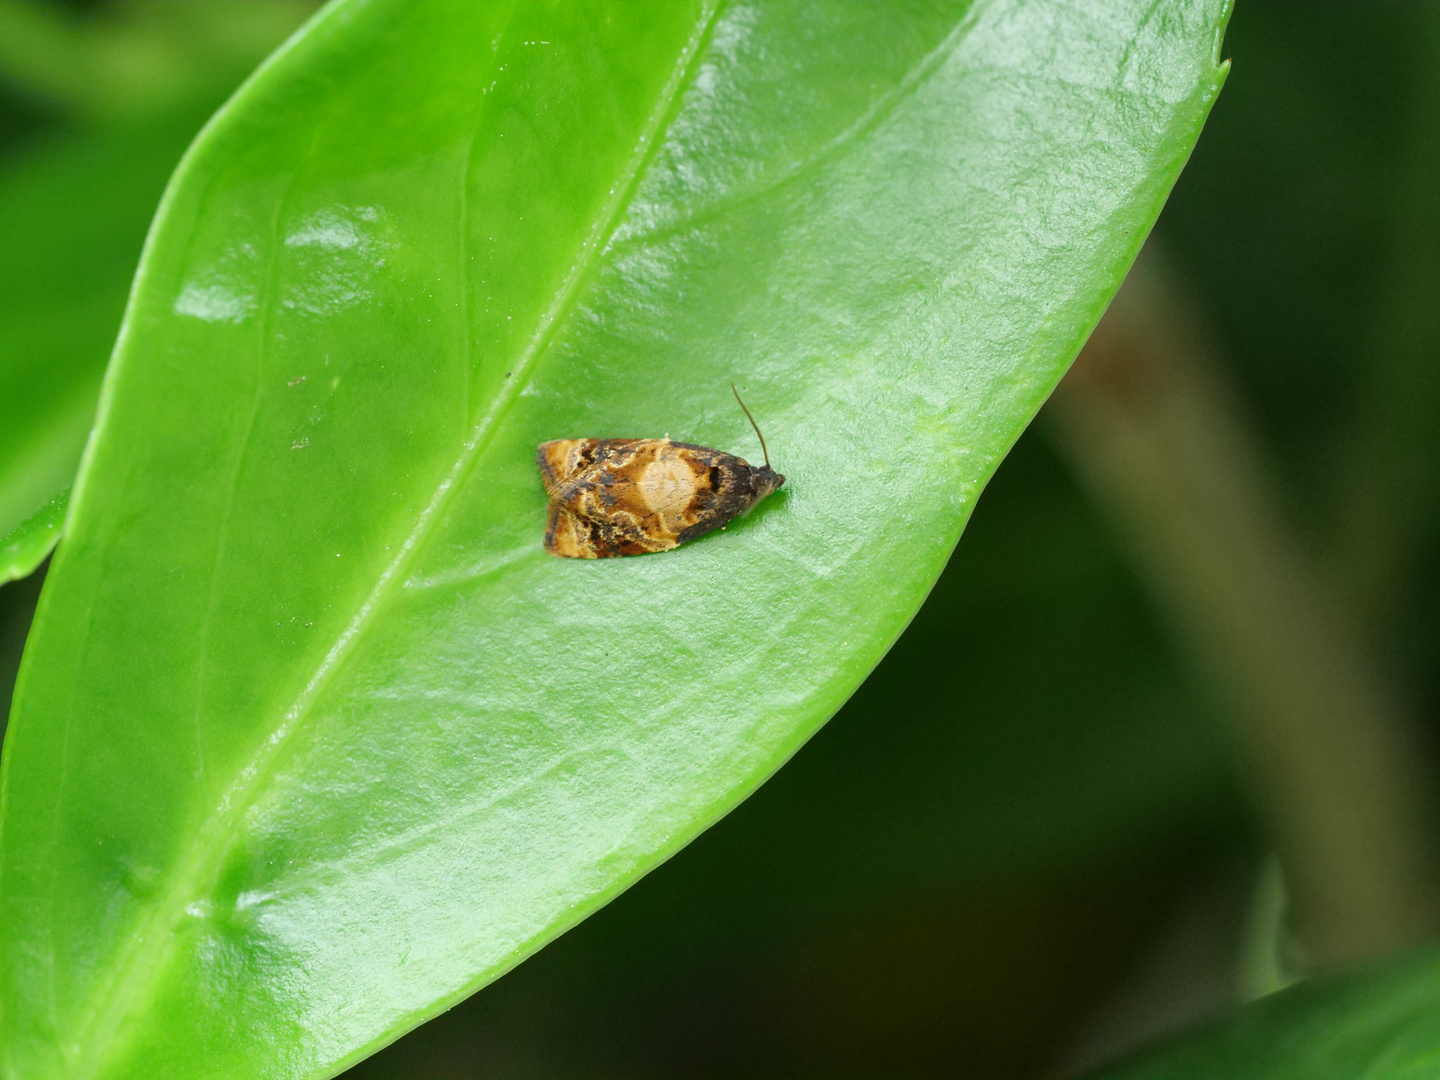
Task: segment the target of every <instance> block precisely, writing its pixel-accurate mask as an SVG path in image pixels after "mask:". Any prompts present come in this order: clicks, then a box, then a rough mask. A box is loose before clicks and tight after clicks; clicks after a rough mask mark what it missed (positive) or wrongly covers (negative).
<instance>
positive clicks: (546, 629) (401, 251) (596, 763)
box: [0, 0, 1225, 1078]
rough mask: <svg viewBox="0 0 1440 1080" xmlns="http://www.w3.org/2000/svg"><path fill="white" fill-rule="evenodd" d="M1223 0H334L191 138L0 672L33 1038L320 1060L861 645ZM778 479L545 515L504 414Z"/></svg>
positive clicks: (640, 868) (559, 896)
mask: <svg viewBox="0 0 1440 1080" xmlns="http://www.w3.org/2000/svg"><path fill="white" fill-rule="evenodd" d="M1224 8H1225V5H1224V3H1223V0H1189V2H1179V3H1175V4H1173V5H1170V6H1168V7H1166V8H1165V9H1164V10H1163V11H1157V10H1155V8H1154V5H1153V4H1151V3H1149V2H1148V0H1147V2H1144V3H1141V2H1134V3H1117V2H1116V0H1091V2H1090V3H1081V4H1074V3H1070V4H1063V5H1061V4H1046V3H1037V2H1019V0H986V2H982V3H977V4H975V5H973V6H971V5H967V4H964V3H953V4H951V3H931V4H914V5H905V6H903V7H902V6H900V5H889V4H887V5H876V4H870V3H846V4H838V3H837V4H827V5H818V6H788V5H786V6H782V5H775V4H764V3H748V4H742V3H733V4H722V5H712V4H707V3H699V2H696V3H690V4H681V3H675V4H669V5H660V6H657V5H648V4H617V3H603V4H602V3H594V4H574V3H572V4H563V5H562V4H521V3H511V4H504V3H487V4H475V3H472V2H468V0H467V2H461V0H434V2H431V3H426V4H415V3H411V2H408V0H342V2H340V3H338V4H335V5H333V6H331V7H330V8H328V9H327V10H326V11H325V12H324V13H323V14H322V15H321V16H320V17H319V18H318V19H317V20H316V21H315V22H314V23H313V24H312V25H311V27H310V28H309V30H308V32H307V33H305V34H303V35H302V36H301V37H300V38H298V39H296V40H294V41H293V42H292V45H291V47H290V48H288V49H286V50H285V51H283V52H282V53H281V54H280V55H279V56H278V57H277V58H276V59H275V60H274V61H273V62H271V63H270V64H268V65H267V66H266V67H265V68H264V69H262V71H261V73H260V74H259V75H258V76H257V78H256V79H255V80H254V81H253V82H252V83H251V84H249V86H248V87H247V88H245V89H244V90H242V92H241V93H240V94H239V95H238V96H237V98H236V99H235V100H234V101H233V102H232V103H231V104H230V105H229V106H228V107H227V108H226V109H225V110H224V111H223V112H222V113H221V114H220V116H219V117H218V118H217V120H216V122H215V123H214V124H213V125H212V126H211V127H210V128H209V129H208V130H207V131H206V133H205V134H204V135H203V136H202V137H201V139H200V140H199V141H198V142H197V144H196V146H195V147H194V149H193V150H192V152H191V154H190V155H189V157H188V158H187V160H186V162H185V163H184V164H183V166H182V167H181V169H180V171H179V173H178V174H177V177H176V180H175V182H174V184H173V186H172V188H171V190H170V193H169V195H168V196H167V199H166V203H165V205H164V207H163V208H162V212H161V216H160V219H159V222H158V225H157V229H156V231H155V233H154V234H153V236H152V240H151V243H150V246H149V248H148V252H147V255H146V257H145V259H144V261H143V263H142V267H141V271H140V275H139V278H138V281H137V287H136V292H135V294H134V296H133V299H132V303H131V307H130V310H129V312H128V314H127V317H126V322H125V327H124V330H123V331H122V340H121V344H120V347H119V349H118V351H117V354H116V359H115V362H114V365H113V366H112V369H111V374H110V375H109V377H108V382H107V384H106V390H105V393H104V396H103V399H102V406H101V417H100V421H99V426H98V431H97V434H96V437H95V441H94V443H93V444H92V450H91V453H90V455H89V458H88V462H87V465H86V467H85V468H84V469H83V470H82V474H81V477H80V480H79V483H78V485H77V489H76V496H75V503H74V506H73V507H72V510H71V516H70V519H69V522H68V525H67V528H68V530H69V531H68V533H67V538H66V543H65V545H64V547H63V548H62V549H61V550H60V552H59V554H58V555H57V558H56V560H55V564H54V566H53V567H52V571H51V577H50V579H49V581H48V582H47V586H46V596H45V599H44V602H43V604H42V609H41V612H40V615H39V617H38V618H37V622H36V625H35V629H34V631H33V636H32V641H31V645H30V647H29V648H28V649H27V655H26V661H25V667H24V669H23V670H22V673H21V677H20V685H19V686H18V687H17V693H16V706H15V712H14V716H13V719H12V727H11V731H10V735H9V737H8V740H9V745H7V747H6V755H5V764H4V768H5V779H4V785H5V786H4V806H3V837H0V920H3V925H0V948H3V955H0V1004H3V1011H0V1025H3V1030H0V1052H3V1054H4V1055H5V1066H6V1069H7V1070H8V1072H9V1074H12V1075H16V1076H28V1075H36V1076H44V1075H62V1074H63V1075H67V1076H77V1077H86V1078H99V1077H106V1078H111V1077H115V1078H118V1077H140V1076H146V1077H149V1076H156V1075H165V1076H167V1077H183V1076H200V1075H204V1076H207V1077H232V1076H233V1077H240V1076H245V1077H257V1076H261V1077H282V1076H284V1077H291V1076H319V1075H328V1074H329V1073H331V1072H333V1071H334V1070H335V1069H337V1068H339V1067H341V1066H342V1065H343V1064H344V1063H346V1062H349V1061H353V1060H356V1059H357V1058H359V1057H361V1056H363V1055H364V1054H366V1053H368V1052H369V1051H371V1050H373V1049H374V1048H375V1047H377V1046H379V1045H381V1044H383V1043H385V1042H387V1041H389V1040H390V1039H393V1038H394V1037H395V1036H396V1035H397V1034H399V1033H400V1032H402V1031H404V1030H405V1029H407V1028H408V1027H410V1026H412V1025H414V1024H416V1023H418V1022H420V1021H421V1020H423V1019H425V1018H426V1017H428V1016H430V1015H433V1014H434V1013H435V1012H437V1011H439V1010H441V1009H443V1008H445V1007H446V1006H447V1005H449V1004H451V1003H453V1002H454V1001H456V1000H458V999H459V998H461V997H463V996H464V995H466V994H469V993H471V992H473V991H474V990H475V989H476V988H478V987H479V986H482V985H484V984H485V983H486V982H488V981H490V980H492V979H494V978H495V977H496V976H498V975H499V974H501V973H503V972H504V971H505V970H507V969H508V968H510V967H511V966H513V965H514V964H515V963H517V962H518V961H519V960H521V959H523V957H524V956H526V955H527V954H529V953H530V952H533V951H534V950H535V949H537V948H539V947H540V946H541V945H543V944H544V943H545V942H546V941H548V940H549V939H551V938H553V937H554V936H555V935H557V934H559V933H561V932H562V931H563V930H565V929H566V928H567V927H569V926H571V925H573V924H574V923H575V922H576V921H578V920H579V919H581V918H583V917H584V916H585V915H586V914H587V913H588V912H590V911H593V910H594V909H595V908H596V907H597V906H599V905H601V904H603V903H604V902H605V901H606V900H607V899H609V898H610V897H612V896H614V895H615V894H616V893H617V892H619V891H620V890H622V889H624V888H625V887H626V886H627V885H628V884H630V883H631V882H633V881H634V880H635V879H636V878H637V877H638V876H639V875H641V874H643V873H644V872H645V871H646V870H648V869H650V868H651V867H653V866H654V865H656V864H657V863H658V862H659V861H661V860H662V859H664V858H665V857H667V856H668V855H669V854H671V853H673V852H674V851H675V850H677V849H678V848H679V847H680V846H682V845H683V844H684V843H686V842H687V841H688V840H689V839H690V838H691V837H693V836H694V835H695V834H696V833H697V832H698V831H699V830H701V829H703V828H704V827H705V826H706V825H707V824H709V823H710V822H712V821H714V820H715V819H716V818H717V817H719V816H720V815H722V814H724V813H725V812H726V811H727V810H728V809H729V808H731V807H732V806H734V805H735V804H736V802H738V801H739V800H740V799H742V798H744V796H745V795H746V794H748V793H749V792H750V791H752V790H753V789H754V788H755V787H756V785H758V784H759V783H761V782H762V781H763V780H764V779H765V778H766V777H767V776H768V775H769V774H770V773H771V772H773V771H774V770H775V769H776V768H778V767H779V765H780V764H781V763H783V762H784V760H785V759H786V758H787V757H788V756H789V755H790V754H791V753H793V752H794V750H795V748H796V747H797V746H798V745H799V744H800V743H801V742H803V741H804V739H805V738H806V737H808V736H809V735H810V734H811V733H812V732H813V731H814V730H815V729H816V728H817V727H818V726H819V725H820V724H821V723H823V722H824V720H825V719H826V718H827V717H828V716H829V715H830V714H831V713H833V712H834V711H835V709H836V708H837V707H838V706H839V705H840V704H841V703H842V702H843V701H844V700H845V698H846V697H847V696H848V695H849V694H850V692H851V691H853V690H854V688H855V687H856V686H857V685H858V684H859V682H860V681H861V680H862V679H863V678H864V676H865V675H866V673H867V672H868V671H869V670H870V668H871V667H872V666H873V665H874V664H875V662H876V661H877V660H878V658H879V657H880V656H881V655H882V654H883V652H884V651H885V650H886V649H887V648H888V647H889V645H890V644H891V643H892V642H893V641H894V639H895V637H896V636H897V635H898V634H899V633H900V632H901V630H902V629H903V628H904V626H905V624H906V622H907V621H908V620H909V618H910V616H911V615H912V614H913V613H914V612H915V610H916V608H917V607H918V606H919V604H920V602H921V601H922V600H923V598H924V596H925V594H926V592H927V590H928V589H929V587H930V585H931V584H932V583H933V582H934V580H935V578H936V576H937V575H938V573H939V572H940V570H941V568H942V567H943V566H944V564H945V560H946V558H947V557H948V555H949V553H950V550H951V548H952V547H953V545H954V543H955V541H956V539H957V538H958V535H959V532H960V528H961V526H962V524H963V522H964V519H965V516H966V515H967V514H968V513H969V511H970V509H971V507H972V506H973V505H974V500H975V498H976V495H977V494H978V492H979V490H980V488H981V486H982V485H983V484H984V482H985V480H986V479H987V478H988V477H989V475H990V474H991V472H992V471H993V470H994V468H995V466H996V464H997V463H998V461H999V460H1000V458H1001V457H1002V456H1003V454H1004V453H1005V451H1006V450H1007V449H1008V447H1009V446H1010V444H1011V443H1012V442H1013V441H1014V439H1015V438H1016V436H1017V434H1018V433H1019V432H1020V430H1021V429H1022V428H1023V427H1024V425H1025V424H1026V423H1027V422H1028V420H1029V419H1030V417H1031V416H1032V415H1033V414H1034V412H1035V410H1036V409H1037V408H1038V407H1039V404H1040V403H1041V401H1043V400H1044V397H1045V395H1046V394H1047V393H1048V392H1049V390H1050V388H1051V387H1052V386H1053V385H1054V383H1055V381H1056V380H1057V379H1058V378H1059V376H1060V374H1061V373H1062V372H1063V370H1064V368H1065V366H1066V364H1068V362H1069V361H1070V359H1071V358H1072V357H1073V355H1074V354H1075V352H1076V351H1077V349H1078V348H1079V345H1080V343H1081V341H1082V340H1083V339H1084V337H1085V335H1086V334H1087V333H1088V331H1089V329H1090V327H1091V326H1092V325H1093V323H1094V322H1095V320H1096V319H1097V317H1098V315H1099V313H1100V311H1101V309H1102V308H1103V306H1104V304H1105V302H1106V301H1107V299H1108V298H1109V296H1110V295H1111V293H1112V292H1113V290H1114V288H1115V287H1116V285H1117V284H1118V282H1119V280H1120V278H1121V276H1122V275H1123V273H1124V271H1125V268H1126V267H1127V266H1128V264H1129V261H1130V260H1131V258H1132V257H1133V255H1134V253H1135V251H1136V250H1137V248H1138V246H1139V244H1140V241H1141V240H1142V238H1143V237H1144V235H1145V233H1146V231H1147V230H1148V228H1149V226H1150V224H1151V223H1152V221H1153V220H1154V217H1155V215H1156V213H1157V212H1158V210H1159V207H1160V205H1161V203H1162V201H1163V199H1164V197H1165V194H1166V192H1167V191H1168V190H1169V187H1170V185H1171V183H1172V182H1173V181H1174V178H1175V176H1176V174H1177V173H1178V171H1179V169H1180V167H1181V166H1182V164H1183V163H1184V160H1185V158H1186V156H1187V154H1188V153H1189V151H1190V148H1191V146H1192V145H1193V143H1194V140H1195V138H1196V136H1197V134H1198V132H1199V129H1200V126H1201V124H1202V123H1203V121H1204V117H1205V114H1206V112H1207V110H1208V108H1209V106H1210V103H1211V102H1212V101H1213V99H1214V96H1215V94H1216V92H1217V91H1218V88H1219V84H1220V81H1221V79H1222V77H1223V69H1222V68H1220V67H1218V66H1217V64H1216V62H1215V50H1216V45H1217V41H1218V37H1219V34H1220V32H1221V27H1222V24H1223V20H1224V14H1225V11H1224ZM731 378H734V379H735V380H736V381H737V382H738V383H739V384H740V387H741V389H742V391H744V392H745V393H746V395H747V398H748V401H749V404H750V406H751V408H752V409H753V410H754V411H755V413H756V415H757V417H758V418H759V419H760V422H761V424H762V426H763V427H764V428H765V431H766V434H767V437H768V439H769V442H770V446H771V453H772V456H773V457H774V459H775V464H776V466H777V468H779V469H780V470H782V471H783V472H785V473H786V474H787V475H788V476H789V478H790V479H789V483H788V484H787V486H786V488H785V489H784V490H783V491H782V492H781V493H780V494H779V495H777V496H775V497H772V498H771V499H770V500H769V501H768V502H767V503H766V504H765V505H764V506H763V507H761V508H760V509H759V510H758V511H757V512H756V513H754V514H752V515H751V516H750V517H749V518H747V519H745V520H744V521H741V522H738V523H736V524H735V525H733V526H732V527H731V528H729V529H728V530H727V531H725V532H723V533H715V534H712V535H710V536H708V537H706V538H703V539H701V540H699V541H696V542H694V543H692V544H689V545H687V546H685V547H683V548H680V549H679V550H677V551H674V552H670V553H667V554H665V555H659V556H650V557H644V558H633V559H621V560H605V561H600V562H571V561H565V560H559V559H554V558H551V557H550V556H548V555H546V554H545V553H544V552H543V550H542V549H541V547H540V532H541V528H542V525H543V521H544V513H545V499H544V494H543V492H542V490H541V488H540V485H539V480H538V477H537V475H536V472H535V466H534V453H535V446H536V444H537V443H538V442H540V441H541V440H542V439H548V438H557V437H566V436H581V437H583V436H596V435H660V434H664V433H666V432H669V433H672V434H674V435H675V436H677V437H680V436H683V437H685V438H686V439H689V440H691V441H696V442H701V443H705V444H709V445H714V446H719V447H722V448H725V449H731V450H736V451H739V452H742V453H747V454H749V455H751V456H753V455H754V451H755V449H757V447H756V445H755V442H754V436H753V434H752V433H751V432H750V430H749V427H748V425H747V424H746V422H745V419H744V417H743V415H742V414H741V413H740V412H739V410H738V409H737V408H736V407H735V405H734V402H733V400H732V399H731V398H730V397H729V390H728V387H727V382H728V381H729V380H730V379H731Z"/></svg>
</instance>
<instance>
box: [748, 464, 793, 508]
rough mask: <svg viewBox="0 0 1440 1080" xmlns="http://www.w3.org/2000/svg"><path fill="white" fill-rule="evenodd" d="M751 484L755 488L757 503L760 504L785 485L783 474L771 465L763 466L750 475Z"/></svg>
mask: <svg viewBox="0 0 1440 1080" xmlns="http://www.w3.org/2000/svg"><path fill="white" fill-rule="evenodd" d="M750 482H751V483H752V484H753V485H754V486H755V487H754V490H755V502H757V503H758V502H759V501H760V500H761V499H763V498H765V496H767V495H769V494H770V493H771V492H772V491H774V490H775V489H776V488H778V487H780V486H781V485H782V484H784V483H785V477H784V475H783V474H782V473H778V472H776V471H775V470H774V469H772V468H770V466H769V465H762V466H760V468H758V469H756V470H755V471H754V472H752V473H751V474H750Z"/></svg>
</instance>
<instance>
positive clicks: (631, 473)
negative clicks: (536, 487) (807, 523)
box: [536, 383, 785, 559]
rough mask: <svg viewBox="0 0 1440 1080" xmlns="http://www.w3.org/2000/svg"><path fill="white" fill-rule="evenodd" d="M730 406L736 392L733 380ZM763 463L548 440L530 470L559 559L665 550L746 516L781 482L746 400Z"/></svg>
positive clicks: (674, 448) (650, 447)
mask: <svg viewBox="0 0 1440 1080" xmlns="http://www.w3.org/2000/svg"><path fill="white" fill-rule="evenodd" d="M730 389H731V390H733V391H735V400H736V401H740V392H739V391H738V390H735V386H734V384H733V383H732V384H731V386H730ZM740 408H742V409H745V415H746V416H747V417H749V419H750V426H751V427H753V428H755V434H756V435H757V436H759V438H760V449H761V451H762V452H763V453H764V454H765V464H764V465H762V466H761V467H760V468H758V469H757V468H756V467H755V466H753V465H751V464H750V463H749V462H747V461H746V460H745V459H744V458H738V457H736V456H735V455H734V454H727V453H725V452H724V451H722V450H712V449H710V448H709V447H708V446H694V445H692V444H691V443H678V442H671V441H670V436H668V435H667V436H665V438H663V439H555V440H554V441H552V442H546V443H541V444H540V450H539V453H538V454H537V455H536V463H537V464H538V465H539V466H540V477H541V479H542V480H543V481H544V483H545V493H546V494H547V495H549V496H550V516H549V518H548V520H547V521H546V522H545V550H546V551H548V552H550V554H551V555H560V556H562V557H564V558H567V559H610V558H614V557H616V556H619V555H644V554H646V553H648V552H651V551H669V550H670V549H671V548H673V547H679V546H680V545H681V544H683V543H685V541H687V540H693V539H695V537H697V536H702V535H704V534H705V533H707V532H709V531H710V530H711V529H718V528H719V527H720V526H722V525H724V524H725V523H726V522H728V521H730V520H732V519H733V518H735V517H738V516H740V515H742V514H748V513H749V512H750V511H751V510H753V509H754V508H755V506H756V504H758V503H759V502H760V500H761V499H763V498H765V496H767V495H769V494H770V493H771V492H772V491H774V490H775V489H776V488H778V487H779V486H780V485H781V484H783V483H785V477H783V476H781V475H780V474H779V473H777V472H776V471H775V470H774V469H772V468H770V452H769V451H768V450H766V448H765V436H763V435H761V434H760V427H759V425H757V424H756V423H755V418H754V417H753V416H750V410H749V409H746V408H745V402H743V401H740Z"/></svg>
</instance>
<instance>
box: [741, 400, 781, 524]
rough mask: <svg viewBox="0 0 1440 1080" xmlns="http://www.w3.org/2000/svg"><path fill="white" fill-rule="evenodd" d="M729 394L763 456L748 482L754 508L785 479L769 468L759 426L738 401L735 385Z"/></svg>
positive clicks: (743, 403) (767, 454) (767, 452)
mask: <svg viewBox="0 0 1440 1080" xmlns="http://www.w3.org/2000/svg"><path fill="white" fill-rule="evenodd" d="M730 392H731V393H732V394H734V395H735V400H736V401H739V402H740V408H742V409H744V410H745V419H747V420H749V421H750V426H751V427H752V428H754V429H755V437H756V438H757V439H759V440H760V450H761V452H762V453H764V455H765V464H764V465H762V466H761V467H760V468H758V469H754V470H752V472H751V473H750V482H751V484H753V485H754V492H755V498H754V501H752V502H751V503H750V505H751V506H754V505H755V504H756V503H758V502H759V501H760V500H761V499H763V498H765V496H766V495H769V494H770V493H771V492H772V491H774V490H775V489H776V488H778V487H780V486H781V485H782V484H784V483H785V477H784V476H783V475H782V474H781V473H777V472H776V471H775V470H774V469H772V468H771V467H770V451H769V450H768V449H767V448H766V446H765V436H764V435H761V434H760V425H759V424H757V423H755V417H753V416H751V415H750V410H749V409H747V408H745V402H744V401H741V399H740V391H739V390H736V389H735V384H734V383H733V382H732V383H731V384H730Z"/></svg>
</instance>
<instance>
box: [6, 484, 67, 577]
mask: <svg viewBox="0 0 1440 1080" xmlns="http://www.w3.org/2000/svg"><path fill="white" fill-rule="evenodd" d="M69 505H70V490H69V489H68V488H67V489H66V490H64V491H62V492H61V493H60V494H59V495H56V496H55V497H54V498H53V499H51V500H50V501H49V502H48V503H46V504H45V505H44V506H42V507H41V508H40V509H39V510H36V511H35V513H33V514H31V515H30V516H29V517H28V518H26V519H25V520H24V521H22V522H21V523H20V524H19V525H17V526H15V528H13V529H11V530H10V532H9V533H7V534H6V535H4V536H0V584H3V583H4V582H7V581H14V580H16V579H17V578H22V577H25V576H27V575H28V574H30V573H31V572H32V571H33V570H34V569H35V568H36V567H37V566H39V565H40V564H41V563H42V562H44V561H45V556H46V555H49V554H50V552H51V551H52V550H54V548H55V545H56V544H57V543H59V542H60V529H61V527H62V526H63V525H64V524H65V508H66V507H67V506H69Z"/></svg>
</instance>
